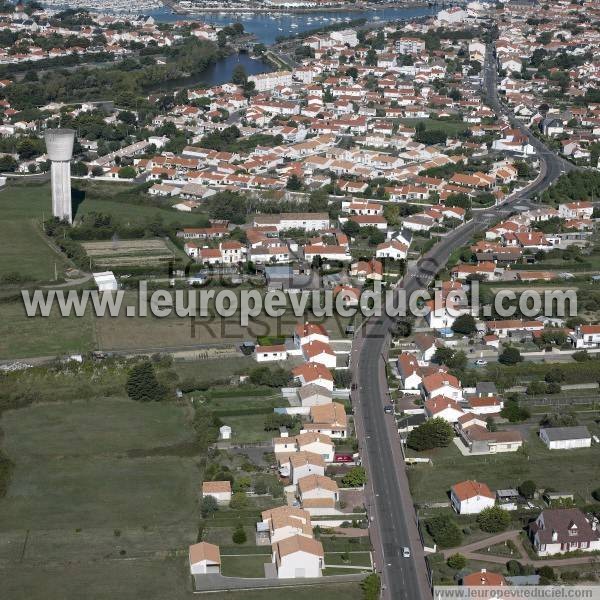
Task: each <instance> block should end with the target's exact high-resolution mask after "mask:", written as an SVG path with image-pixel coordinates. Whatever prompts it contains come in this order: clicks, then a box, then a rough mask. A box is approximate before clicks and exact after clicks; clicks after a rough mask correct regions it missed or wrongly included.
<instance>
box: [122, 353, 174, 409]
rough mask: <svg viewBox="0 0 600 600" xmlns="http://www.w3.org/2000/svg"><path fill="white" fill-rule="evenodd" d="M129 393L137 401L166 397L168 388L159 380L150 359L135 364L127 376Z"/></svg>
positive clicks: (152, 400) (156, 399)
mask: <svg viewBox="0 0 600 600" xmlns="http://www.w3.org/2000/svg"><path fill="white" fill-rule="evenodd" d="M126 389H127V395H128V396H129V397H130V398H131V399H132V400H136V401H137V402H159V401H160V400H164V399H165V395H166V393H167V390H166V388H165V387H164V386H163V385H162V384H160V383H159V382H158V380H157V379H156V374H155V373H154V367H153V366H152V363H151V362H150V361H149V360H145V361H143V362H141V363H139V364H137V365H135V366H134V367H133V368H132V369H131V371H129V376H128V377H127V384H126Z"/></svg>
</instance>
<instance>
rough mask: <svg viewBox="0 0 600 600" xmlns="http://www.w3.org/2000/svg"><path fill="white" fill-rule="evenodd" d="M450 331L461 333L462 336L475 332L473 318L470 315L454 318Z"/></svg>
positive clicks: (475, 326) (475, 327)
mask: <svg viewBox="0 0 600 600" xmlns="http://www.w3.org/2000/svg"><path fill="white" fill-rule="evenodd" d="M452 331H454V332H455V333H462V334H463V335H471V334H473V333H475V332H476V331H477V325H476V323H475V318H474V317H473V316H472V315H460V316H458V317H456V319H455V321H454V323H453V324H452Z"/></svg>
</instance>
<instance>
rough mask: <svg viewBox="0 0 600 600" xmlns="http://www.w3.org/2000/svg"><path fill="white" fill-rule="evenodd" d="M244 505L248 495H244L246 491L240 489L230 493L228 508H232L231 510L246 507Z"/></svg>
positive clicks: (246, 503) (246, 502)
mask: <svg viewBox="0 0 600 600" xmlns="http://www.w3.org/2000/svg"><path fill="white" fill-rule="evenodd" d="M246 506H248V496H246V492H243V491H241V490H240V491H238V492H234V493H233V494H232V495H231V500H230V501H229V508H233V510H240V509H241V508H246Z"/></svg>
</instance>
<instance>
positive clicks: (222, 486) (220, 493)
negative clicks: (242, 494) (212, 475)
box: [202, 481, 231, 504]
mask: <svg viewBox="0 0 600 600" xmlns="http://www.w3.org/2000/svg"><path fill="white" fill-rule="evenodd" d="M206 496H212V497H213V498H214V499H215V500H216V501H217V502H218V503H219V504H228V503H229V502H230V501H231V482H229V481H205V482H204V483H203V484H202V497H203V498H206Z"/></svg>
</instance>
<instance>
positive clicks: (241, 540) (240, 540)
mask: <svg viewBox="0 0 600 600" xmlns="http://www.w3.org/2000/svg"><path fill="white" fill-rule="evenodd" d="M231 539H232V541H233V543H234V544H245V543H246V540H247V539H248V536H247V535H246V531H245V530H244V526H243V525H242V524H241V523H240V524H238V525H236V528H235V529H234V530H233V535H232V536H231Z"/></svg>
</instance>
